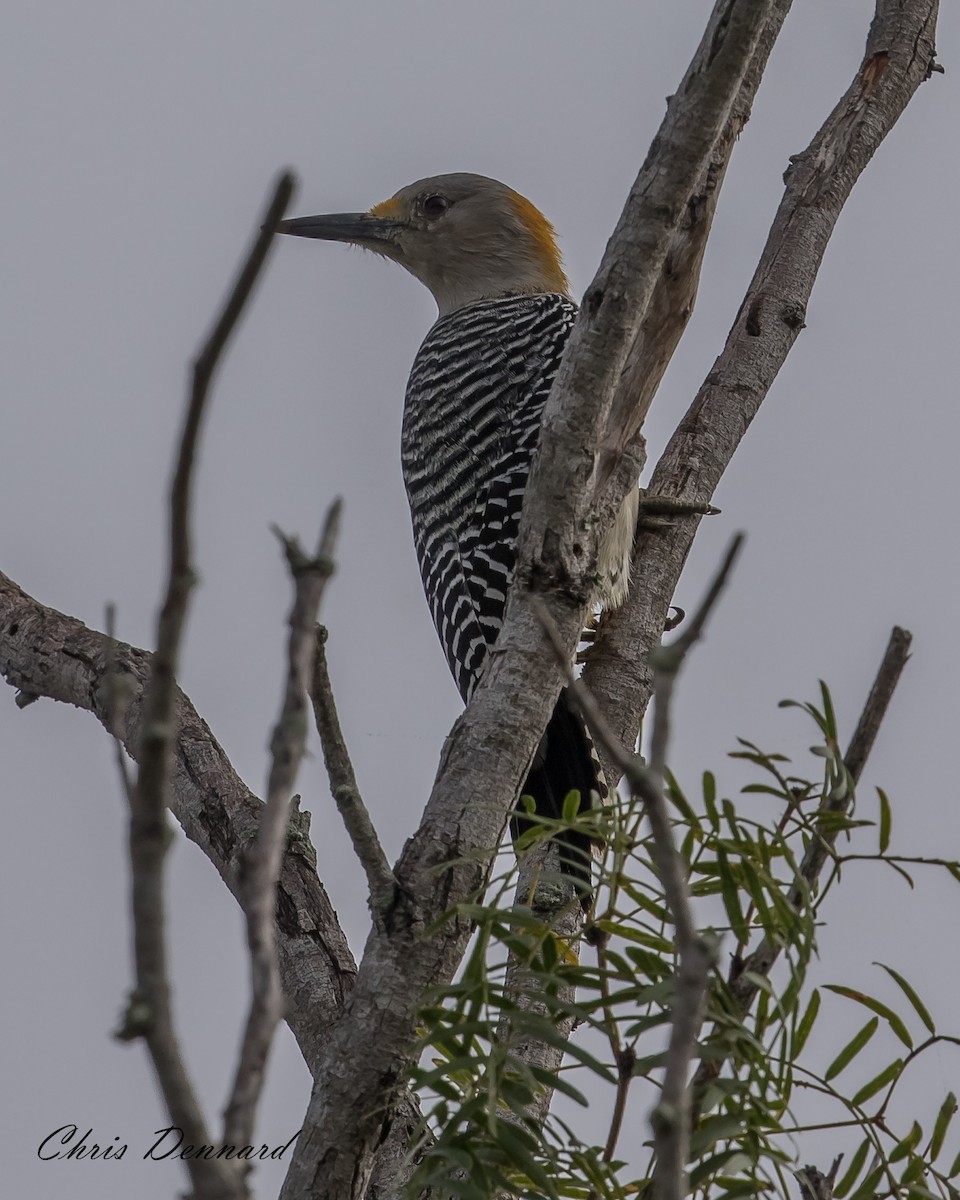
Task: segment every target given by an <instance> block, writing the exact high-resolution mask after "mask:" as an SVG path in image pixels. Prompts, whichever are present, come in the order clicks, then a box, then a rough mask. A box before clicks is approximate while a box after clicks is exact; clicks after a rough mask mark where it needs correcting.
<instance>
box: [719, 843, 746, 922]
mask: <svg viewBox="0 0 960 1200" xmlns="http://www.w3.org/2000/svg"><path fill="white" fill-rule="evenodd" d="M717 862H718V864H719V867H720V893H721V895H722V896H723V907H724V908H725V909H726V913H727V920H728V921H729V922H730V927H731V929H732V930H733V935H734V937H735V938H736V939H737V941H738V942H746V941H747V940H748V938H749V936H750V935H749V932H748V930H747V922H746V919H745V918H744V915H743V909H742V908H741V907H740V896H739V894H738V893H737V888H736V885H735V884H734V882H733V876H732V874H731V872H730V862H729V859H728V858H727V854H726V851H725V850H723V849H721V848H720V847H719V846H718V847H717Z"/></svg>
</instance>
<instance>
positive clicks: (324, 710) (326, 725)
mask: <svg viewBox="0 0 960 1200" xmlns="http://www.w3.org/2000/svg"><path fill="white" fill-rule="evenodd" d="M326 640H327V631H326V629H324V628H323V627H322V626H317V629H316V631H315V636H314V657H313V676H312V679H311V683H310V699H311V700H312V702H313V717H314V721H315V722H316V726H317V733H319V735H320V744H321V746H322V747H323V761H324V763H325V764H326V768H327V775H328V776H329V779H330V794H331V795H332V796H333V799H334V801H335V802H336V805H337V809H338V811H339V813H340V816H341V817H342V818H343V824H344V826H345V828H346V830H347V833H348V835H349V837H350V841H351V843H352V845H353V849H354V852H355V853H356V856H357V858H358V859H359V860H360V865H361V867H363V870H364V873H365V875H366V877H367V887H368V889H369V894H370V895H369V900H370V909H371V912H372V913H373V918H374V920H375V921H376V922H377V923H378V924H382V922H383V918H384V914H385V913H386V912H387V910H388V909H389V908H390V905H391V904H392V903H393V896H394V892H395V890H396V887H397V881H396V879H394V876H393V871H392V870H391V869H390V863H389V861H388V859H387V856H386V855H385V854H384V852H383V847H382V846H381V845H380V839H379V838H378V837H377V831H376V829H375V828H374V824H373V821H372V820H371V819H370V813H369V812H368V811H367V806H366V805H365V804H364V802H363V797H362V796H361V795H360V789H359V787H358V786H357V777H356V775H355V774H354V771H353V763H352V762H351V761H350V752H349V750H348V749H347V743H346V741H345V740H344V737H343V730H342V729H341V728H340V718H339V716H338V715H337V706H336V703H335V701H334V699H333V688H332V686H331V684H330V674H329V671H328V670H327V654H326V649H325V644H326Z"/></svg>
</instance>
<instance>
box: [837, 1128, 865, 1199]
mask: <svg viewBox="0 0 960 1200" xmlns="http://www.w3.org/2000/svg"><path fill="white" fill-rule="evenodd" d="M871 1145H872V1142H871V1141H870V1139H869V1138H864V1139H863V1141H862V1142H861V1143H860V1145H859V1146H858V1147H857V1149H856V1151H855V1152H854V1155H853V1158H851V1159H850V1165H849V1167H847V1169H846V1170H845V1171H844V1173H843V1174H842V1175H841V1177H840V1179H839V1181H838V1182H837V1183H836V1184H835V1185H834V1188H833V1194H834V1196H835V1197H836V1200H843V1197H844V1196H845V1195H846V1194H847V1192H849V1191H850V1189H851V1188H852V1187H853V1185H854V1184H855V1183H856V1182H857V1176H858V1175H859V1174H860V1172H861V1171H862V1170H863V1164H864V1163H865V1162H866V1161H867V1155H868V1154H869V1152H870V1147H871Z"/></svg>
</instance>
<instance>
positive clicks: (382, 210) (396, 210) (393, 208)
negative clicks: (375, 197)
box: [370, 196, 400, 217]
mask: <svg viewBox="0 0 960 1200" xmlns="http://www.w3.org/2000/svg"><path fill="white" fill-rule="evenodd" d="M370 213H371V215H372V216H374V217H399V216H400V201H399V200H398V199H397V197H396V196H391V197H390V199H389V200H381V201H380V203H379V204H375V205H374V206H373V208H371V209H370Z"/></svg>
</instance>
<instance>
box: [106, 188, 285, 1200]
mask: <svg viewBox="0 0 960 1200" xmlns="http://www.w3.org/2000/svg"><path fill="white" fill-rule="evenodd" d="M292 194H293V177H292V176H291V175H289V174H286V175H283V176H281V178H280V179H279V180H278V182H277V184H276V187H275V189H274V193H273V197H272V199H271V201H270V204H269V206H268V209H267V213H266V215H265V218H264V220H265V223H266V224H267V226H268V231H267V232H264V231H262V230H261V232H260V233H259V234H258V235H257V237H256V239H255V240H254V244H253V246H252V247H251V249H250V252H249V254H248V255H247V258H246V260H245V262H244V264H243V266H242V268H241V270H240V273H239V275H238V277H237V280H236V282H235V284H234V286H233V288H232V289H231V291H230V294H229V295H228V297H227V301H226V303H225V304H224V307H223V310H222V312H221V313H220V316H219V318H218V320H217V322H216V324H215V325H214V327H213V331H212V332H211V334H210V336H209V338H208V339H207V341H206V342H205V344H204V346H203V348H202V349H201V351H200V354H199V355H198V357H197V359H196V361H195V363H194V369H193V386H192V388H191V393H190V400H189V404H188V406H187V414H186V419H185V421H184V426H183V432H182V434H181V438H180V447H179V452H178V455H177V462H176V469H175V471H174V476H173V483H172V485H171V489H170V563H169V573H168V578H167V585H166V595H165V597H164V601H163V606H162V608H161V610H160V617H159V620H158V625H157V648H156V650H155V651H154V653H153V655H152V657H151V660H150V672H149V677H148V680H147V688H146V695H145V697H144V720H143V729H142V736H141V746H140V753H139V756H138V763H139V771H138V773H137V781H136V785H135V786H134V789H133V795H132V803H131V816H130V861H131V865H132V870H133V883H132V910H133V926H134V960H135V964H136V979H137V985H136V993H135V997H134V1000H133V1002H132V1003H131V1006H130V1013H131V1014H136V1016H135V1018H132V1019H131V1020H130V1021H129V1022H128V1025H127V1027H126V1030H125V1033H126V1035H127V1036H134V1034H135V1033H138V1034H140V1035H141V1036H142V1037H143V1038H144V1041H145V1042H146V1045H147V1048H148V1050H149V1053H150V1057H151V1059H152V1060H153V1065H154V1069H155V1071H156V1073H157V1079H158V1082H159V1084H160V1089H161V1091H162V1093H163V1098H164V1102H165V1104H166V1106H167V1110H168V1111H169V1113H170V1117H171V1120H172V1121H173V1123H174V1124H175V1125H177V1126H179V1127H180V1128H181V1129H182V1130H183V1134H184V1137H185V1138H187V1140H188V1141H189V1142H190V1143H191V1144H193V1145H209V1144H210V1141H211V1139H210V1136H209V1134H208V1131H207V1124H206V1121H205V1119H204V1116H203V1112H202V1110H201V1108H200V1104H199V1102H198V1100H197V1097H196V1094H195V1092H194V1089H193V1085H192V1083H191V1082H190V1078H189V1075H188V1072H187V1069H186V1065H185V1063H184V1061H183V1057H182V1054H181V1051H180V1046H179V1042H178V1039H177V1036H176V1032H175V1029H174V1021H173V1011H172V1005H171V996H170V983H169V979H168V975H167V961H166V943H165V937H164V920H165V905H164V892H163V860H164V857H165V854H166V848H167V844H168V840H169V833H168V830H167V806H168V800H169V795H170V792H171V774H172V765H173V744H174V740H175V736H176V730H175V726H174V715H175V710H176V671H177V661H178V657H179V652H180V642H181V636H182V633H183V628H184V624H185V621H186V615H187V606H188V602H189V597H190V591H191V588H192V586H193V581H194V570H193V565H192V563H191V545H190V542H191V539H190V502H191V493H192V485H193V467H194V462H195V460H196V451H197V444H198V441H199V437H200V428H201V424H202V422H203V417H204V414H205V411H206V406H207V400H208V398H209V395H210V386H211V384H212V382H213V378H214V375H215V373H216V370H217V367H218V366H219V363H220V360H221V358H222V355H223V351H224V350H225V349H226V345H227V342H228V341H229V338H230V335H231V333H232V332H233V330H234V328H235V327H236V324H237V321H238V320H239V319H240V315H241V313H242V312H243V309H244V306H245V304H246V302H247V300H248V299H249V297H250V293H251V291H252V289H253V286H254V284H255V283H256V281H257V279H258V278H259V275H260V272H261V270H262V268H263V265H264V263H265V261H266V257H267V252H268V250H269V248H270V233H269V229H272V228H273V226H275V225H276V222H277V221H279V220H280V218H281V217H282V216H283V213H284V212H285V211H286V207H287V205H288V204H289V202H290V197H291V195H292ZM188 1170H189V1172H190V1179H191V1182H192V1184H193V1187H194V1190H195V1192H196V1194H197V1196H198V1197H204V1198H207V1197H209V1198H211V1200H212V1198H214V1197H235V1196H241V1195H243V1194H244V1187H243V1184H242V1180H241V1178H240V1176H239V1174H238V1172H237V1170H236V1167H235V1166H233V1165H228V1164H227V1163H226V1162H225V1161H223V1160H217V1159H213V1160H207V1159H191V1160H189V1162H188Z"/></svg>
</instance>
